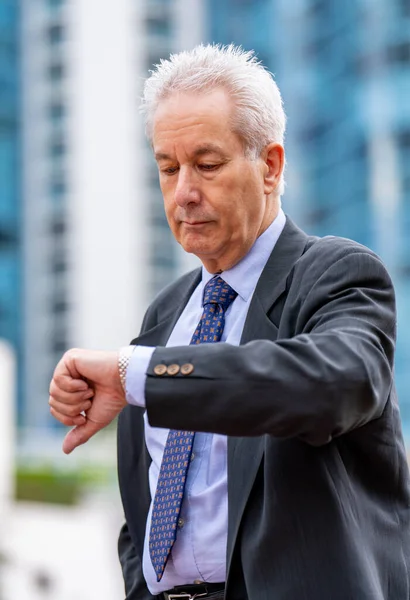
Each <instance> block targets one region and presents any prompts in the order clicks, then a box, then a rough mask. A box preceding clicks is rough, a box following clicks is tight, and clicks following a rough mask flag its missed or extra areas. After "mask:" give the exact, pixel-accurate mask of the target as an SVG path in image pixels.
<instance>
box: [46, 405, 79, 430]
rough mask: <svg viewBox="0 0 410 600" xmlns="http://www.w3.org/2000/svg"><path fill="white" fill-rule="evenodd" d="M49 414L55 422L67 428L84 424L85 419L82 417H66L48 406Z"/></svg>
mask: <svg viewBox="0 0 410 600" xmlns="http://www.w3.org/2000/svg"><path fill="white" fill-rule="evenodd" d="M50 413H51V415H52V416H53V417H54V418H55V419H57V421H59V422H60V423H62V424H63V425H67V427H73V426H77V425H83V424H84V423H85V422H86V417H84V415H76V416H75V417H67V416H66V415H63V414H61V413H59V412H58V411H57V410H55V409H54V408H53V407H52V406H50Z"/></svg>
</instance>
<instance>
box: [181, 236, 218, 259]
mask: <svg viewBox="0 0 410 600" xmlns="http://www.w3.org/2000/svg"><path fill="white" fill-rule="evenodd" d="M181 246H182V248H183V249H184V250H185V252H188V254H195V256H198V258H201V256H209V255H212V245H211V244H209V243H207V242H206V241H204V240H202V241H201V240H192V239H185V240H181Z"/></svg>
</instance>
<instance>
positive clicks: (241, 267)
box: [202, 209, 286, 302]
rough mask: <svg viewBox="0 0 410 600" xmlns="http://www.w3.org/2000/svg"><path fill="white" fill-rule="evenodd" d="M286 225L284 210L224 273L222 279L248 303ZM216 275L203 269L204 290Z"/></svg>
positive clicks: (280, 211)
mask: <svg viewBox="0 0 410 600" xmlns="http://www.w3.org/2000/svg"><path fill="white" fill-rule="evenodd" d="M285 223H286V217H285V214H284V212H283V210H282V209H280V210H279V212H278V215H277V217H276V219H275V220H274V221H273V222H272V223H271V224H270V225H269V227H268V228H267V230H266V231H264V232H263V233H262V235H260V236H259V237H258V238H257V240H256V241H255V243H254V244H253V246H252V248H251V249H250V250H249V252H248V254H247V255H246V256H244V257H243V258H242V259H241V260H240V261H239V262H238V263H237V264H236V265H235V266H234V267H232V269H228V270H227V271H223V273H221V277H222V279H223V280H224V281H226V283H227V284H228V285H230V286H231V288H233V289H234V290H235V292H237V293H238V296H240V297H241V298H242V300H244V301H245V302H247V301H248V300H249V298H250V296H251V295H252V293H253V290H254V289H255V287H256V284H257V283H258V279H259V277H260V275H261V273H262V271H263V268H264V266H265V265H266V263H267V261H268V258H269V256H270V255H271V253H272V250H273V249H274V247H275V244H276V242H277V241H278V238H279V236H280V234H281V233H282V231H283V228H284V226H285ZM214 275H215V274H214V273H209V271H207V270H206V269H205V267H204V266H203V267H202V290H203V289H204V287H205V285H206V284H207V283H208V281H209V280H210V279H212V277H214Z"/></svg>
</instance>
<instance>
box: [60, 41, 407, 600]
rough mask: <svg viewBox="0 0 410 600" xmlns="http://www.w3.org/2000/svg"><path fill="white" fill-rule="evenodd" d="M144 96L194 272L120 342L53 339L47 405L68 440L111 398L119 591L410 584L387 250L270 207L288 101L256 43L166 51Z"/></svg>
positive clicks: (210, 592) (376, 597)
mask: <svg viewBox="0 0 410 600" xmlns="http://www.w3.org/2000/svg"><path fill="white" fill-rule="evenodd" d="M144 109H145V115H146V124H147V133H148V136H149V139H150V141H151V143H152V148H153V152H154V154H155V159H156V161H157V164H158V170H159V179H160V184H161V189H162V193H163V197H164V205H165V211H166V215H167V218H168V222H169V225H170V228H171V230H172V232H173V234H174V236H175V238H176V240H177V241H178V242H179V243H180V244H181V245H182V247H183V248H184V249H185V250H186V251H187V252H191V253H193V254H195V255H196V256H198V257H199V258H200V260H201V261H202V265H203V266H202V268H201V269H197V270H195V271H193V272H192V273H188V274H187V275H185V276H183V277H182V278H181V279H179V280H178V281H176V282H175V283H173V284H172V285H170V286H169V287H168V288H167V289H165V290H164V291H163V292H162V293H161V294H160V295H159V296H158V297H157V298H156V299H155V300H154V302H153V303H152V305H151V306H150V307H149V309H148V311H147V313H146V315H145V318H144V321H143V324H142V330H141V334H140V336H139V337H138V338H136V339H134V340H133V341H132V343H131V346H129V347H126V348H122V349H120V351H119V352H118V353H116V352H113V353H111V352H94V351H87V350H71V351H69V352H67V353H66V354H65V355H64V357H63V358H62V360H61V361H60V363H59V364H58V365H57V368H56V371H55V374H54V378H53V381H52V383H51V387H50V400H49V402H50V410H51V413H52V414H53V415H54V416H55V417H56V418H58V419H59V420H60V421H61V422H63V423H65V424H66V425H75V428H74V429H73V430H72V431H70V432H69V434H68V435H67V437H66V439H65V442H64V450H65V451H66V452H71V451H72V450H73V449H74V448H75V447H76V446H78V445H79V444H82V443H84V442H86V441H87V440H88V439H89V438H90V437H91V436H92V435H93V434H94V433H95V432H96V431H98V430H99V429H101V428H102V427H104V426H105V425H107V424H108V423H109V422H110V421H111V420H112V419H113V418H114V417H115V416H116V415H117V414H118V413H121V414H120V416H119V422H118V451H119V456H118V469H119V481H120V488H121V494H122V500H123V505H124V511H125V517H126V523H125V525H124V526H123V528H122V530H121V534H120V539H119V555H120V561H121V564H122V568H123V573H124V580H125V588H126V597H127V599H129V600H133V599H135V600H137V599H138V600H148V599H152V598H154V597H155V598H160V599H162V598H165V599H171V598H214V600H216V599H218V598H223V597H224V598H226V599H227V600H246V599H248V600H296V599H297V600H302V599H305V600H402V599H403V600H404V599H405V598H409V593H410V592H409V589H410V588H409V585H410V582H409V573H408V571H409V566H410V556H409V555H410V531H409V508H410V494H409V477H408V469H407V464H406V458H405V452H404V447H403V440H402V434H401V426H400V418H399V411H398V405H397V398H396V393H395V388H394V383H393V356H394V345H395V326H396V315H395V302H394V292H393V288H392V284H391V281H390V278H389V276H388V274H387V273H386V270H385V268H384V267H383V264H382V263H381V261H380V259H379V258H378V257H377V256H376V255H375V254H374V253H373V252H371V251H370V250H368V249H367V248H365V247H363V246H360V245H359V244H357V243H355V242H352V241H350V240H346V239H340V238H337V237H326V238H323V239H320V238H316V237H309V236H308V235H306V234H305V233H304V232H303V231H301V230H300V229H298V227H297V226H296V225H295V224H294V223H293V222H292V221H291V220H290V219H289V218H288V217H286V216H285V215H284V213H283V212H282V209H281V203H280V196H281V194H282V193H283V170H284V163H285V159H284V149H283V139H284V132H285V115H284V112H283V108H282V101H281V97H280V93H279V90H278V88H277V86H276V84H275V82H274V81H273V79H272V77H271V76H270V74H269V73H268V72H267V71H266V70H265V69H264V68H263V67H262V66H261V65H260V64H258V62H257V61H256V60H255V58H254V57H253V55H252V53H246V52H243V51H242V50H240V49H238V48H234V47H232V46H230V47H226V48H220V47H216V46H206V47H204V46H200V47H197V48H195V49H194V50H193V51H191V52H183V53H181V54H177V55H174V56H172V57H171V58H170V60H168V61H163V62H161V64H160V65H159V66H157V68H156V70H155V71H154V72H153V73H152V75H151V76H150V78H149V79H148V80H147V82H146V85H145V92H144ZM329 193H331V190H329Z"/></svg>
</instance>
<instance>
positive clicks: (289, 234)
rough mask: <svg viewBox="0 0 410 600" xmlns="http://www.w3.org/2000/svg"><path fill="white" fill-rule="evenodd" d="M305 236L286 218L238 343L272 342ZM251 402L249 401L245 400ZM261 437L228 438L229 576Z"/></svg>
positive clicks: (256, 468)
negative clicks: (273, 314)
mask: <svg viewBox="0 0 410 600" xmlns="http://www.w3.org/2000/svg"><path fill="white" fill-rule="evenodd" d="M307 240H308V236H307V235H306V234H305V233H304V232H303V231H301V230H300V229H299V228H298V227H296V225H294V223H293V222H292V221H291V220H290V219H289V218H287V220H286V224H285V227H284V229H283V231H282V234H281V235H280V237H279V239H278V241H277V243H276V245H275V248H274V249H273V251H272V253H271V255H270V257H269V259H268V262H267V263H266V266H265V268H264V269H263V271H262V274H261V276H260V278H259V281H258V284H257V286H256V288H255V292H254V294H253V298H252V301H251V304H250V307H249V311H248V316H247V318H246V321H245V325H244V329H243V333H242V338H241V344H246V343H247V342H250V341H252V340H255V339H268V340H272V341H275V340H276V338H277V335H278V328H277V327H276V325H275V324H274V323H272V321H270V319H269V318H268V316H267V313H268V311H269V309H270V308H272V307H273V306H274V304H275V302H276V301H277V300H278V299H279V298H280V296H281V295H282V293H283V292H285V291H286V282H287V278H288V275H289V273H290V271H291V270H292V267H293V266H294V264H295V263H296V261H297V260H298V258H299V257H300V256H301V254H302V253H303V251H304V248H305V246H306V243H307ZM249 401H250V402H251V401H252V398H250V399H249ZM263 451H264V437H263V436H261V437H253V438H252V437H249V438H237V437H229V438H228V503H229V515H228V549H227V551H228V554H227V573H228V574H229V568H230V563H231V559H232V553H233V549H234V545H235V541H236V537H237V534H238V530H239V525H240V522H241V519H242V515H243V512H244V510H245V506H246V503H247V501H248V498H249V495H250V492H251V490H252V487H253V484H254V481H255V478H256V474H257V472H258V468H259V465H260V464H261V460H262V457H263Z"/></svg>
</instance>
